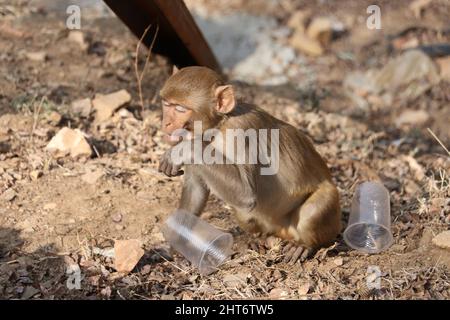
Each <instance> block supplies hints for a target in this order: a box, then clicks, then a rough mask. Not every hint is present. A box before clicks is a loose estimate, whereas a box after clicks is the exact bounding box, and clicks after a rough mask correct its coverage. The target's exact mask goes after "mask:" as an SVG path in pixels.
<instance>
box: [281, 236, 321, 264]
mask: <svg viewBox="0 0 450 320" xmlns="http://www.w3.org/2000/svg"><path fill="white" fill-rule="evenodd" d="M282 253H283V255H284V257H283V262H284V263H287V264H290V265H293V264H295V263H296V262H297V261H300V262H304V261H306V260H307V259H308V258H311V257H312V256H313V254H314V250H312V249H310V248H306V247H304V246H299V245H297V244H294V243H291V242H288V243H287V244H286V245H285V246H284V248H283V249H282Z"/></svg>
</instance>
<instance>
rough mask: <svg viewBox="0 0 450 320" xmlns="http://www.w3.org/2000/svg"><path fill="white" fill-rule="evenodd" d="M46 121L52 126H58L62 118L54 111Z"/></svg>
mask: <svg viewBox="0 0 450 320" xmlns="http://www.w3.org/2000/svg"><path fill="white" fill-rule="evenodd" d="M46 119H47V121H48V123H49V124H51V125H52V126H57V125H58V124H59V123H60V122H61V119H62V116H61V115H60V114H59V113H58V112H56V111H52V112H51V113H50V114H48V115H47V116H46Z"/></svg>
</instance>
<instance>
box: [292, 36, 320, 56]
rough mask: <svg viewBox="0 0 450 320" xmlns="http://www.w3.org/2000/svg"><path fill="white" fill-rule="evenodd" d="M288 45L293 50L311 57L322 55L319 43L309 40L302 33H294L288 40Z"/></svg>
mask: <svg viewBox="0 0 450 320" xmlns="http://www.w3.org/2000/svg"><path fill="white" fill-rule="evenodd" d="M290 44H291V46H292V47H293V48H295V49H297V50H299V51H302V52H304V53H306V54H308V55H310V56H313V57H316V56H320V55H322V54H323V48H322V46H321V45H320V43H319V41H317V40H314V39H310V38H309V37H307V36H306V35H305V34H304V33H302V32H295V33H294V34H293V35H292V37H291V38H290Z"/></svg>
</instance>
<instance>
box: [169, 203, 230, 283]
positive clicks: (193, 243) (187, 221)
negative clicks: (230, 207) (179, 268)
mask: <svg viewBox="0 0 450 320" xmlns="http://www.w3.org/2000/svg"><path fill="white" fill-rule="evenodd" d="M162 232H163V235H164V238H165V239H166V240H167V242H169V244H170V245H171V246H172V248H174V249H175V250H176V251H178V252H179V253H181V254H182V255H183V256H184V257H185V258H186V259H188V260H189V261H190V262H191V263H192V264H193V265H194V266H196V267H198V268H199V271H200V273H201V274H203V275H208V274H210V273H212V272H214V271H216V270H218V266H219V265H220V264H222V263H223V262H224V261H225V260H226V259H227V258H228V257H229V256H230V255H231V253H232V249H231V248H232V246H233V237H232V235H231V234H229V233H224V232H222V231H220V230H217V229H216V228H214V227H213V226H211V225H210V224H208V223H207V222H206V221H203V220H202V219H200V218H198V217H197V216H195V215H193V214H192V213H189V212H187V211H184V210H177V211H175V212H174V213H173V214H171V215H170V216H169V218H168V219H167V220H166V222H165V224H164V225H163V228H162Z"/></svg>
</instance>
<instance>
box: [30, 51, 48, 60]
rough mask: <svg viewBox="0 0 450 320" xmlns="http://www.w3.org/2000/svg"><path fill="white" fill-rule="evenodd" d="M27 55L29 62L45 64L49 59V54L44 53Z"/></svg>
mask: <svg viewBox="0 0 450 320" xmlns="http://www.w3.org/2000/svg"><path fill="white" fill-rule="evenodd" d="M25 55H26V57H27V58H28V59H29V60H31V61H36V62H44V61H45V60H46V59H47V53H45V52H43V51H39V52H27V53H26V54H25Z"/></svg>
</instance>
